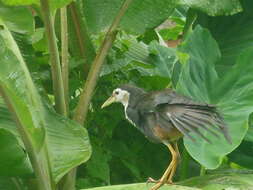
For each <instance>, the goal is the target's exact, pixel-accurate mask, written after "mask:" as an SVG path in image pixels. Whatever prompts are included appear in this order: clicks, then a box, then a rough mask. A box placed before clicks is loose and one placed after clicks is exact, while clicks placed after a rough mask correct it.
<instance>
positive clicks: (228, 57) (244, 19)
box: [197, 0, 253, 74]
mask: <svg viewBox="0 0 253 190" xmlns="http://www.w3.org/2000/svg"><path fill="white" fill-rule="evenodd" d="M241 3H242V6H243V12H241V13H239V14H236V15H233V16H221V17H209V16H206V15H204V14H199V16H198V20H197V22H198V23H199V24H201V25H202V26H203V27H206V28H208V29H209V30H210V32H211V33H212V35H213V37H214V39H215V40H216V41H217V43H218V44H219V47H220V50H221V53H222V58H221V61H220V63H219V65H218V66H220V65H222V67H223V68H224V69H222V72H221V74H223V73H224V71H226V70H227V69H226V66H231V65H233V64H235V61H236V58H237V56H238V55H240V54H241V52H242V51H243V50H245V49H247V48H249V47H252V46H253V35H252V34H253V11H252V7H253V1H252V0H244V1H241ZM228 26H229V27H228Z"/></svg>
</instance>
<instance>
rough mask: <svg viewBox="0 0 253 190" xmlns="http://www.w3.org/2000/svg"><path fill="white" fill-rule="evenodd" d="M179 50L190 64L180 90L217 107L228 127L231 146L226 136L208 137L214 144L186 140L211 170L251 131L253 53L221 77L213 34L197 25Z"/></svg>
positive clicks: (198, 158)
mask: <svg viewBox="0 0 253 190" xmlns="http://www.w3.org/2000/svg"><path fill="white" fill-rule="evenodd" d="M179 51H182V52H184V53H187V54H189V56H190V58H189V60H188V63H187V64H185V65H184V66H183V68H182V73H181V76H180V79H179V82H178V85H177V91H178V92H180V93H182V94H184V95H187V96H190V97H192V98H193V99H195V100H198V101H201V102H206V103H210V104H216V105H217V107H218V109H219V111H220V112H221V113H222V114H223V116H224V119H225V122H226V123H227V125H228V128H229V133H230V136H231V137H232V144H229V143H227V142H226V141H225V139H224V137H220V138H216V137H213V136H212V135H210V134H206V132H204V133H205V134H206V135H207V136H208V138H209V139H210V140H211V142H213V143H212V144H209V143H206V142H205V141H203V140H202V139H200V138H199V139H198V140H197V141H196V142H195V143H193V142H192V141H191V140H189V139H187V138H184V144H185V146H186V149H187V150H188V152H189V153H190V155H191V156H192V157H193V158H194V159H196V160H197V161H198V162H200V163H201V164H202V165H203V166H205V167H206V168H208V169H214V168H217V167H218V166H219V164H220V163H221V160H222V157H223V156H225V155H226V154H228V153H230V152H231V151H232V150H233V149H235V148H236V147H237V146H238V145H239V144H240V143H241V141H242V139H243V137H244V136H245V134H246V132H247V128H248V117H249V114H250V113H251V112H252V111H253V106H252V98H251V97H252V96H253V84H252V81H253V75H251V73H249V72H248V71H250V70H252V69H253V68H252V67H253V64H252V63H251V62H252V59H253V50H252V49H248V50H247V51H245V52H244V53H243V54H242V55H241V56H240V57H239V58H238V59H237V62H236V64H235V65H234V67H232V68H231V70H230V72H227V73H226V74H224V75H223V76H222V77H221V78H218V76H217V73H216V71H215V63H216V62H217V61H218V60H219V59H220V56H221V55H220V51H219V48H218V45H217V43H216V42H215V40H214V39H213V38H212V37H211V35H210V33H209V32H208V31H207V30H206V29H203V28H201V27H200V26H197V27H196V28H195V30H194V32H193V33H191V34H190V35H189V37H188V38H187V39H186V40H185V41H184V42H183V43H182V46H181V47H180V48H179Z"/></svg>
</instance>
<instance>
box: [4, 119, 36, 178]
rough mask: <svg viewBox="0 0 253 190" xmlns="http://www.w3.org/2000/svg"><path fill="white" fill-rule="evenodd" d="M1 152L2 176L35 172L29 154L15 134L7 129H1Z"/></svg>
mask: <svg viewBox="0 0 253 190" xmlns="http://www.w3.org/2000/svg"><path fill="white" fill-rule="evenodd" d="M0 125H1V124H0ZM0 127H1V126H0ZM0 154H1V157H0V176H31V175H32V174H33V170H32V167H31V164H30V162H29V159H28V156H27V154H26V153H25V152H24V150H23V148H22V146H20V145H19V143H18V141H17V139H16V138H15V136H14V135H13V134H12V133H10V132H9V131H7V130H5V129H0Z"/></svg>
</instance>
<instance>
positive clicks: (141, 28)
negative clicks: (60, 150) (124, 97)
mask: <svg viewBox="0 0 253 190" xmlns="http://www.w3.org/2000/svg"><path fill="white" fill-rule="evenodd" d="M69 2H70V1H61V2H60V3H59V2H57V1H52V2H51V4H50V5H51V9H52V12H54V11H55V12H54V13H55V22H54V23H55V25H54V27H55V30H56V37H57V39H58V41H57V44H58V46H59V47H60V46H61V37H60V35H61V34H60V32H61V31H60V25H59V24H60V22H61V21H60V14H59V10H58V11H56V10H57V8H60V7H62V6H64V5H67V4H68V3H69ZM122 2H123V0H113V1H106V0H77V1H75V3H74V4H75V6H73V3H71V4H70V5H69V6H68V23H69V24H68V30H69V35H68V37H69V56H68V58H69V69H70V71H69V110H70V116H73V115H74V109H75V107H76V105H77V102H78V99H79V97H80V92H81V90H82V88H83V84H84V83H85V79H86V77H87V74H88V70H89V68H90V66H91V64H92V62H93V60H94V57H95V55H96V54H97V52H98V49H99V47H100V46H101V44H102V41H103V39H104V37H105V34H106V31H107V29H108V28H109V26H110V24H111V23H112V22H113V19H114V17H115V16H116V15H117V12H118V10H119V9H120V6H121V4H122ZM8 5H20V6H14V7H9V6H8ZM24 5H25V6H24ZM27 5H29V7H27ZM71 6H72V7H71ZM73 7H74V8H73ZM252 7H253V4H252V2H251V1H250V0H242V1H232V2H231V1H229V0H223V1H206V2H204V3H203V1H200V0H194V1H187V0H182V1H174V0H159V1H158V0H157V1H154V0H144V1H138V0H133V2H132V4H131V5H130V7H129V8H128V11H127V12H126V14H125V15H124V16H123V18H122V20H121V22H120V25H119V28H118V34H117V38H116V40H115V41H114V43H113V45H112V48H111V49H110V51H109V53H108V56H107V57H106V59H105V61H104V65H103V67H102V70H101V72H100V74H99V80H98V83H97V85H96V88H95V90H94V92H93V99H92V102H91V104H90V108H89V113H88V116H87V121H86V122H85V124H84V126H85V128H86V129H87V131H88V134H89V138H90V143H91V146H92V150H93V151H92V155H91V158H90V159H89V161H87V162H86V163H85V164H81V165H80V166H79V167H78V171H77V183H76V187H77V188H78V189H82V188H88V187H96V186H105V185H113V184H127V183H137V182H144V181H146V179H147V178H148V177H149V176H152V177H154V178H159V177H160V175H161V174H162V172H163V170H164V168H166V166H167V165H168V162H169V160H170V155H169V154H168V151H167V149H166V147H164V146H162V145H156V144H153V143H150V142H149V141H148V140H147V139H145V137H144V136H143V135H142V134H140V133H139V132H138V131H137V129H135V128H134V127H132V126H131V124H129V123H128V122H127V121H126V120H125V119H124V113H123V109H122V106H121V105H119V104H115V105H112V106H111V107H109V108H107V109H105V110H101V109H100V106H101V104H102V103H103V102H104V101H105V100H106V99H107V97H108V96H110V94H111V92H112V90H113V89H114V88H116V87H117V86H118V85H119V84H123V83H130V84H134V85H137V86H139V87H142V88H145V89H146V90H158V89H164V88H166V87H171V88H174V89H176V90H177V91H178V92H180V93H183V94H186V95H188V96H191V97H192V98H194V99H197V100H200V101H205V102H209V103H215V104H218V106H219V107H220V109H221V111H222V112H223V113H224V116H225V119H226V121H227V122H228V124H229V126H230V127H231V135H232V138H233V142H234V143H233V144H232V145H231V146H230V145H224V146H220V144H225V142H224V140H222V139H215V138H213V141H214V142H216V143H215V144H214V145H207V144H205V143H204V142H202V141H200V142H199V144H198V145H197V146H196V145H193V144H192V143H191V142H188V141H187V139H184V140H180V141H179V145H180V150H181V152H183V154H182V162H181V166H180V168H179V170H178V172H177V173H176V178H175V181H179V180H183V179H186V178H190V177H193V176H198V175H199V173H200V170H202V171H203V166H205V167H207V168H209V169H215V170H207V171H206V172H207V173H211V174H215V173H219V174H221V173H229V174H234V173H235V174H237V173H241V169H243V172H244V173H245V169H247V172H248V171H249V170H251V169H252V154H251V152H252V151H249V150H252V147H253V144H252V143H253V136H252V135H253V131H252V128H249V129H248V120H249V126H251V122H250V121H251V120H252V119H251V117H250V114H251V112H252V111H253V110H252V108H253V106H252V98H251V97H252V93H253V88H252V81H253V80H252V76H251V75H252V74H251V73H250V71H251V70H252V65H253V63H252V51H253V50H252V44H253V36H252V34H253V23H252V22H253V21H252V20H253V19H252V17H253V13H252V11H251V10H252ZM175 8H176V9H175ZM75 14H76V15H77V18H78V19H77V18H76V17H75V16H73V15H75ZM0 19H1V20H2V21H3V22H4V24H5V25H6V26H7V28H8V29H9V30H10V31H11V34H12V36H13V37H14V39H15V42H16V43H17V45H18V47H19V49H20V52H21V54H22V57H23V59H24V60H25V62H26V65H27V67H28V69H29V71H30V73H31V77H32V79H33V81H34V83H35V85H36V88H37V89H38V92H39V93H40V95H41V97H42V99H43V101H44V102H47V104H48V105H50V104H54V101H55V99H54V96H53V94H54V93H53V87H52V78H51V74H50V72H51V71H50V64H49V56H50V50H49V48H48V45H47V42H48V39H47V37H46V34H45V26H44V23H43V19H42V17H41V11H40V7H39V2H38V1H36V0H31V1H5V0H2V3H1V4H0ZM167 19H169V20H170V22H169V25H162V27H161V26H160V28H157V27H158V26H159V25H160V24H161V23H163V22H164V21H166V20H167ZM77 23H79V24H77ZM1 26H2V25H1ZM77 31H78V32H79V34H81V35H78V32H77ZM179 41H180V45H179V46H178V47H175V46H173V47H168V46H171V45H170V44H171V43H176V45H177V43H178V42H179ZM3 44H4V43H1V44H0V45H1V47H3V46H4V45H3ZM226 92H229V93H227V94H226ZM1 103H2V104H1V111H2V112H1V118H2V119H1V121H0V125H1V127H0V128H1V131H0V136H1V137H2V138H1V139H2V142H5V144H6V146H7V147H9V150H13V151H10V152H17V153H16V154H15V155H12V154H10V155H9V154H6V153H5V149H4V147H3V149H1V151H2V152H1V154H3V155H7V156H6V158H4V159H3V161H1V160H0V161H1V162H2V163H5V162H6V160H10V156H13V157H14V158H13V159H14V160H15V159H17V157H19V158H20V157H21V158H22V161H23V162H22V163H21V164H20V168H14V170H13V171H15V172H14V174H13V173H11V172H7V169H6V168H7V167H6V165H5V166H1V165H0V168H1V167H3V168H4V169H3V170H1V171H4V172H0V174H1V176H3V177H2V178H1V180H2V181H3V183H1V180H0V184H3V186H4V184H5V183H6V184H12V182H11V181H10V180H9V178H6V177H9V176H11V177H14V178H15V179H18V180H17V181H18V182H19V183H20V184H21V185H20V186H23V187H24V186H25V185H24V184H27V183H26V180H20V179H23V178H24V176H25V179H27V178H31V176H33V172H32V168H31V166H30V163H29V162H28V161H27V153H26V152H23V151H22V150H23V149H24V145H23V144H22V142H21V140H20V138H19V135H18V134H17V132H16V131H15V123H13V121H12V118H11V116H10V115H8V112H7V110H6V106H5V104H4V103H3V102H1ZM49 107H50V106H49ZM50 109H51V108H50ZM6 112H7V113H6ZM52 112H53V111H52ZM54 114H55V113H54ZM54 114H52V115H54ZM55 117H58V116H55ZM60 117H61V116H59V120H61V121H62V120H63V119H61V118H60ZM3 118H5V120H4V119H3ZM68 122H71V121H68ZM73 125H74V124H73ZM13 128H14V130H13ZM6 129H7V130H6ZM10 129H11V130H10ZM80 130H81V129H80ZM10 131H11V132H10ZM55 133H57V130H55ZM62 133H63V135H62V136H65V135H66V134H64V132H62ZM66 133H68V132H66ZM65 137H66V136H65ZM211 138H212V137H211ZM5 139H6V140H5ZM6 142H11V143H9V144H7V143H6ZM80 142H81V141H80ZM68 143H70V142H68ZM240 143H241V144H240ZM13 144H15V145H16V146H15V147H13ZM76 144H78V141H77V142H76ZM65 146H67V143H65ZM71 146H72V144H71V143H70V147H71ZM199 146H203V147H205V150H206V151H202V152H199V150H198V149H196V147H199ZM184 147H186V149H187V150H188V152H190V154H191V156H190V155H189V154H188V153H187V151H186V149H185V148H184ZM194 147H195V148H194ZM14 148H16V149H14ZM65 148H66V147H65ZM235 148H236V150H234V149H235ZM55 149H57V147H55ZM210 150H214V151H213V152H215V154H214V153H212V152H211V151H210ZM232 150H234V151H233V152H231V151H232ZM216 152H218V153H217V155H216ZM230 152H231V153H230ZM228 153H229V154H228ZM65 156H67V154H65ZM56 157H57V155H56ZM193 158H194V159H193ZM196 160H198V162H200V163H201V164H202V165H203V166H201V165H200V164H199V163H198V162H196ZM82 162H84V160H82ZM71 167H73V166H72V165H71ZM20 171H21V174H20ZM61 175H62V174H61ZM27 176H29V177H27ZM238 176H239V174H238ZM58 178H59V177H58ZM28 184H30V183H28ZM186 184H187V183H186ZM0 187H1V186H0Z"/></svg>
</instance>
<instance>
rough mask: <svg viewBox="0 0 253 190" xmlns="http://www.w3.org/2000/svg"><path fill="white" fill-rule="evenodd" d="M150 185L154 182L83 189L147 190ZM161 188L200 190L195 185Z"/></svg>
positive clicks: (162, 189) (166, 189) (167, 189)
mask: <svg viewBox="0 0 253 190" xmlns="http://www.w3.org/2000/svg"><path fill="white" fill-rule="evenodd" d="M148 187H152V184H149V185H147V184H146V183H136V184H127V185H112V186H105V187H96V188H90V189H83V190H147V189H148ZM159 190H200V189H198V188H194V187H185V186H179V185H164V186H162V187H161V188H159Z"/></svg>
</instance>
